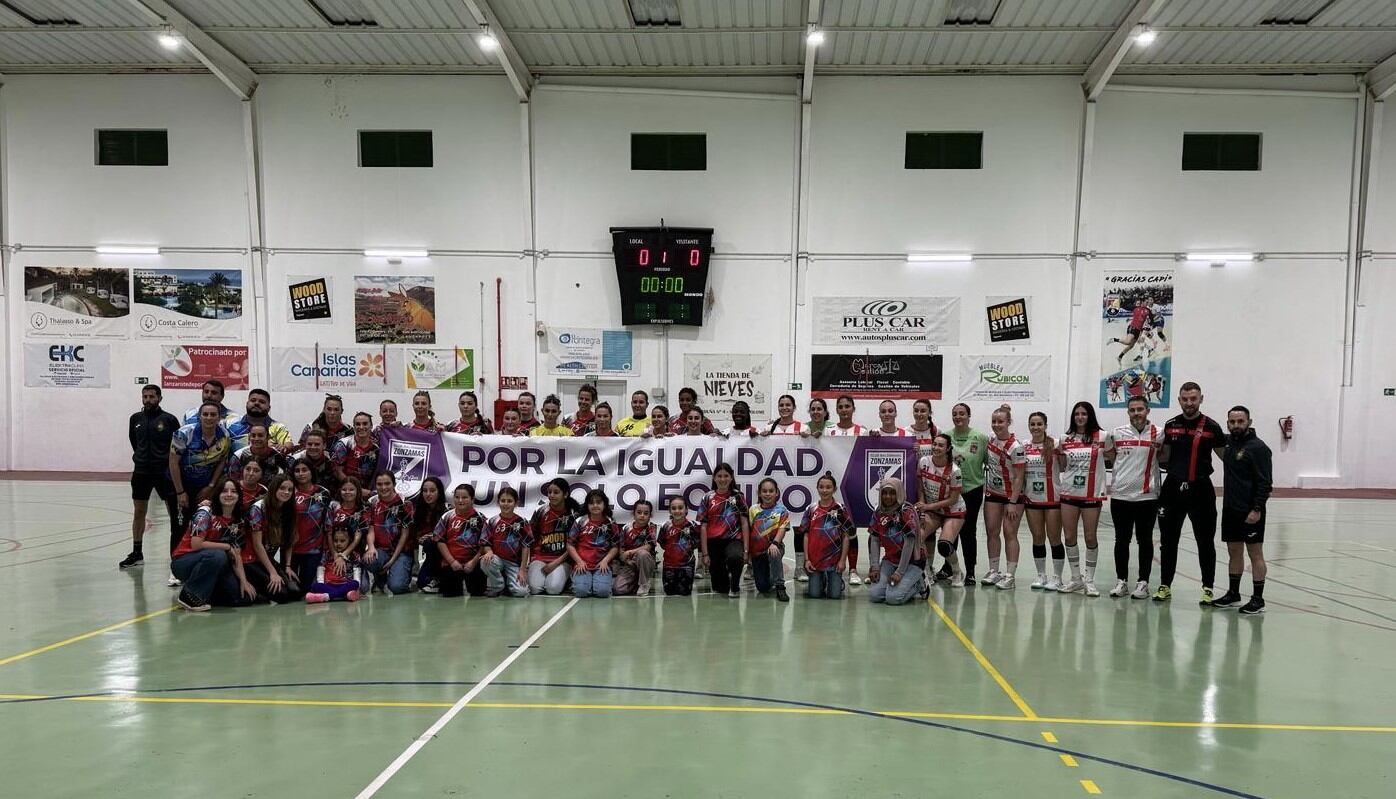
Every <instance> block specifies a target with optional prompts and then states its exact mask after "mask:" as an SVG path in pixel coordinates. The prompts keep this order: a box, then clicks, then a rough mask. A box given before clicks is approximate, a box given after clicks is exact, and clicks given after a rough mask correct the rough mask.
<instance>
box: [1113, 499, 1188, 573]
mask: <svg viewBox="0 0 1396 799" xmlns="http://www.w3.org/2000/svg"><path fill="white" fill-rule="evenodd" d="M1156 518H1158V500H1156V499H1144V500H1139V501H1136V502H1131V501H1128V500H1123V499H1112V500H1110V521H1111V522H1113V523H1114V525H1115V579H1117V580H1128V579H1129V540H1130V537H1131V535H1132V536H1133V537H1134V542H1135V543H1136V544H1138V545H1139V579H1140V580H1143V581H1144V582H1146V583H1147V582H1148V581H1149V574H1150V573H1151V572H1152V571H1153V568H1154V520H1155V519H1156ZM1176 552H1177V548H1176V545H1175V548H1174V553H1175V554H1176Z"/></svg>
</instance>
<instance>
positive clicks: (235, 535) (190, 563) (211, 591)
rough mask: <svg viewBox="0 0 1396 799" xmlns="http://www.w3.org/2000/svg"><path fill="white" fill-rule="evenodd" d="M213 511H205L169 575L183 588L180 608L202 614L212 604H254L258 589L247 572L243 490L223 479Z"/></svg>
mask: <svg viewBox="0 0 1396 799" xmlns="http://www.w3.org/2000/svg"><path fill="white" fill-rule="evenodd" d="M219 486H220V487H219V489H218V496H217V497H216V498H215V499H214V502H213V505H212V507H200V508H199V509H198V510H197V511H195V513H194V518H193V519H191V520H190V522H189V529H188V530H187V531H185V533H184V536H183V538H181V539H180V541H179V545H178V546H177V547H175V551H174V553H173V557H174V560H173V562H171V564H170V570H171V571H172V572H173V573H174V576H175V577H178V578H179V579H180V580H181V581H182V582H183V583H184V589H183V590H181V591H180V592H179V604H180V605H182V606H183V607H184V609H185V610H192V611H195V612H201V611H205V610H208V609H209V607H210V604H211V603H213V604H219V605H229V606H234V607H237V606H242V605H250V604H252V601H253V600H255V599H256V598H257V589H256V588H254V587H252V584H251V583H249V582H248V581H247V575H246V573H245V572H244V571H243V568H242V547H243V518H242V491H241V490H240V489H239V488H238V484H237V481H236V480H231V479H229V480H223V481H222V482H221V483H220V484H219Z"/></svg>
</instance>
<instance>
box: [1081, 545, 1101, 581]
mask: <svg viewBox="0 0 1396 799" xmlns="http://www.w3.org/2000/svg"><path fill="white" fill-rule="evenodd" d="M1099 554H1100V547H1091V546H1088V547H1086V568H1085V570H1084V575H1085V578H1086V582H1088V583H1093V582H1095V564H1096V558H1097V556H1098V555H1099Z"/></svg>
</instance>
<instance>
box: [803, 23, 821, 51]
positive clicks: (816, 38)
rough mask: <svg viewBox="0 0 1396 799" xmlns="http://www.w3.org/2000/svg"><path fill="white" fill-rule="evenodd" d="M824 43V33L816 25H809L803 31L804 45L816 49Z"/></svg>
mask: <svg viewBox="0 0 1396 799" xmlns="http://www.w3.org/2000/svg"><path fill="white" fill-rule="evenodd" d="M823 43H824V31H822V30H820V29H819V26H818V25H810V26H809V29H807V30H806V31H805V44H807V45H809V46H810V47H818V46H819V45H821V44H823Z"/></svg>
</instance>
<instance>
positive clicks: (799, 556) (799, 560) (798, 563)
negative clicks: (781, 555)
mask: <svg viewBox="0 0 1396 799" xmlns="http://www.w3.org/2000/svg"><path fill="white" fill-rule="evenodd" d="M804 571H805V553H803V552H796V553H795V573H796V574H801V573H803V572H804Z"/></svg>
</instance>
